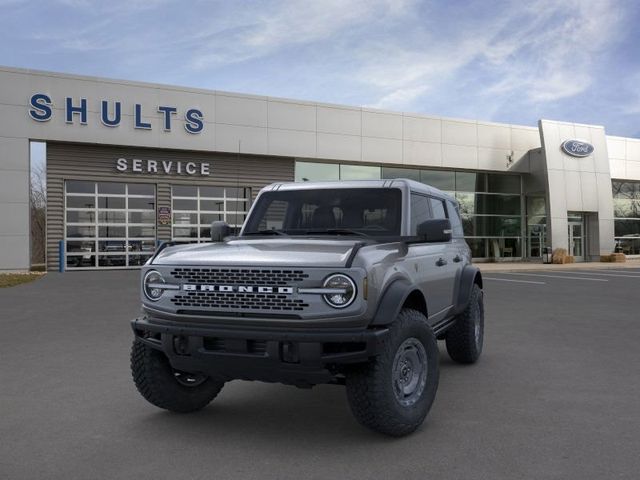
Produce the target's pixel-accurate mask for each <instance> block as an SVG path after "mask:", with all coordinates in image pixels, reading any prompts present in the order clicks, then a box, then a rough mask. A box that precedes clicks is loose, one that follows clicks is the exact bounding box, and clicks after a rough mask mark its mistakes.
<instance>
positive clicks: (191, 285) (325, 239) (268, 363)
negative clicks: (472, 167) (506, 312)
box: [131, 180, 484, 436]
mask: <svg viewBox="0 0 640 480" xmlns="http://www.w3.org/2000/svg"><path fill="white" fill-rule="evenodd" d="M211 235H212V242H211V243H204V244H190V245H178V244H171V243H169V244H165V245H163V246H161V247H160V248H159V249H158V251H157V252H156V254H155V255H154V256H153V258H151V259H150V260H149V261H148V262H147V264H146V265H145V266H144V268H143V269H142V279H141V280H142V285H141V287H142V294H141V297H142V307H143V311H144V315H143V316H142V317H140V318H137V319H135V320H133V321H132V327H133V331H134V334H135V340H134V343H133V349H132V353H131V368H132V372H133V378H134V381H135V384H136V386H137V388H138V390H139V391H140V393H141V394H142V395H143V396H144V398H146V399H147V400H148V401H149V402H151V403H152V404H154V405H156V406H158V407H160V408H165V409H167V410H171V411H177V412H192V411H196V410H199V409H201V408H203V407H205V406H206V405H207V404H208V403H209V402H210V401H211V400H213V399H214V398H215V397H216V395H218V393H219V392H220V390H221V389H222V387H223V385H224V384H225V382H228V381H231V380H234V379H242V380H261V381H266V382H281V383H285V384H290V385H295V386H298V387H303V388H308V387H312V386H313V385H317V384H322V383H333V384H339V385H346V390H347V397H348V399H349V404H350V406H351V409H352V411H353V413H354V415H355V417H356V418H357V419H358V421H359V422H360V423H361V424H363V425H365V426H367V427H369V428H372V429H374V430H377V431H379V432H382V433H386V434H389V435H395V436H400V435H406V434H408V433H411V432H413V431H414V430H415V429H416V428H417V427H418V426H420V424H421V423H422V422H423V420H424V418H425V416H426V415H427V413H428V411H429V409H430V408H431V404H432V403H433V400H434V398H435V394H436V390H437V388H438V376H439V369H438V347H437V341H436V340H438V339H441V340H444V341H445V342H446V347H447V351H448V353H449V355H450V356H451V358H452V359H453V360H455V361H457V362H460V363H474V362H475V361H476V360H477V359H478V357H479V356H480V353H481V351H482V341H483V325H484V308H483V293H482V277H481V275H480V272H479V270H478V269H477V268H476V267H475V266H473V265H472V264H471V255H470V251H469V247H468V246H467V244H466V243H465V241H464V239H463V232H462V223H461V220H460V215H459V213H458V205H457V202H456V200H455V199H454V198H452V197H450V196H448V195H446V194H444V193H443V192H441V191H439V190H437V189H435V188H431V187H429V186H426V185H423V184H420V183H417V182H414V181H411V180H379V181H357V182H355V181H354V182H322V183H311V182H309V183H287V184H274V185H270V186H268V187H266V188H264V189H263V190H262V191H261V192H260V194H259V195H258V196H257V198H256V200H255V202H254V204H253V207H252V208H251V210H250V212H249V214H248V217H247V219H246V221H245V223H244V226H243V227H242V230H241V231H240V233H239V235H238V236H230V229H229V227H228V225H226V224H224V223H222V222H214V224H213V225H212V227H211Z"/></svg>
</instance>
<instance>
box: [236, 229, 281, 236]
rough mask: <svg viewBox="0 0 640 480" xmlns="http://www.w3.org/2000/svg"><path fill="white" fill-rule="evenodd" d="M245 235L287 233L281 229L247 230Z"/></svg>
mask: <svg viewBox="0 0 640 480" xmlns="http://www.w3.org/2000/svg"><path fill="white" fill-rule="evenodd" d="M244 235H285V236H286V235H287V234H286V233H284V232H281V231H280V230H257V231H255V232H246V233H244ZM244 235H243V236H244Z"/></svg>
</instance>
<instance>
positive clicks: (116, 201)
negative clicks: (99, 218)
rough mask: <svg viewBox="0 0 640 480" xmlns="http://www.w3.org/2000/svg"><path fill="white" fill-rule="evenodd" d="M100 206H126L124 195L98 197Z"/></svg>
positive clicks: (120, 207)
mask: <svg viewBox="0 0 640 480" xmlns="http://www.w3.org/2000/svg"><path fill="white" fill-rule="evenodd" d="M98 207H100V208H118V209H124V208H126V202H125V198H124V197H98Z"/></svg>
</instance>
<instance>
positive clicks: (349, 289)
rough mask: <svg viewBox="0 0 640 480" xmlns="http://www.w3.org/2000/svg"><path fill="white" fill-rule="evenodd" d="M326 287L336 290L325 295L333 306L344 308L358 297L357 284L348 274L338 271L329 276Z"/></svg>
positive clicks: (326, 299) (326, 300) (325, 298)
mask: <svg viewBox="0 0 640 480" xmlns="http://www.w3.org/2000/svg"><path fill="white" fill-rule="evenodd" d="M324 288H326V289H330V290H334V292H328V293H325V294H324V295H323V298H324V300H325V302H327V303H328V304H329V305H331V306H332V307H333V308H344V307H348V306H349V305H351V303H352V302H353V300H354V299H355V298H356V284H355V283H353V280H351V279H350V278H349V277H347V276H346V275H342V274H340V273H336V274H334V275H331V276H329V277H327V279H326V280H325V281H324Z"/></svg>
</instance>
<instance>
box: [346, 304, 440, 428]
mask: <svg viewBox="0 0 640 480" xmlns="http://www.w3.org/2000/svg"><path fill="white" fill-rule="evenodd" d="M411 339H414V340H418V341H419V342H420V343H421V344H422V346H423V347H424V352H425V353H426V383H425V384H424V389H423V390H422V393H421V394H420V395H419V396H418V397H417V400H416V401H415V403H414V404H412V405H409V406H405V405H402V404H401V403H400V401H399V400H398V398H397V397H396V393H395V392H394V380H393V378H394V377H393V369H394V359H395V358H396V354H397V353H398V350H399V348H400V347H401V346H402V345H404V344H405V343H404V342H405V341H407V340H410V341H411ZM438 380H439V367H438V345H437V341H436V337H435V335H434V334H433V330H431V327H429V325H428V324H427V319H426V318H425V316H424V315H423V314H422V313H420V312H418V311H416V310H411V309H402V310H401V311H400V313H399V314H398V317H397V318H396V320H395V321H394V322H393V323H392V324H391V326H390V332H389V335H388V337H387V338H386V339H385V343H384V345H383V347H382V351H381V352H380V354H379V355H378V356H377V357H375V359H373V360H371V362H369V363H367V364H364V365H359V366H357V367H354V368H353V369H352V370H351V371H349V372H348V373H347V375H346V387H347V398H348V400H349V406H350V407H351V411H352V412H353V415H354V416H355V417H356V419H357V420H358V422H359V423H360V424H362V425H364V426H365V427H367V428H370V429H372V430H375V431H377V432H380V433H384V434H386V435H391V436H395V437H400V436H403V435H408V434H410V433H412V432H413V431H415V430H416V428H418V427H419V426H420V425H421V424H422V422H423V421H424V419H425V417H426V416H427V413H428V412H429V410H430V409H431V405H432V404H433V400H434V398H435V395H436V391H437V389H438Z"/></svg>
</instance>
